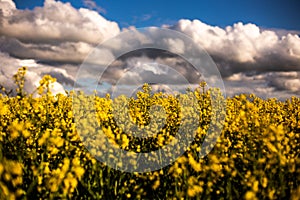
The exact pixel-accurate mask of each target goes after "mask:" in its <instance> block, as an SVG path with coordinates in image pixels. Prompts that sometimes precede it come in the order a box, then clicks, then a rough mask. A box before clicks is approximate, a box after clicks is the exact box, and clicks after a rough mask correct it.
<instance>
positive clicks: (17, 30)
mask: <svg viewBox="0 0 300 200" xmlns="http://www.w3.org/2000/svg"><path fill="white" fill-rule="evenodd" d="M1 1H3V0H1ZM5 2H8V3H6V4H8V5H11V6H4V9H1V10H2V12H3V10H9V9H10V10H13V9H14V8H15V5H14V3H13V1H12V0H5V1H4V3H5ZM4 3H1V4H4ZM6 4H4V5H6ZM10 7H12V8H10ZM6 13H8V14H6V15H4V16H2V17H1V18H2V21H1V26H0V34H1V35H4V36H7V37H13V38H16V39H18V40H20V41H23V42H30V43H34V42H35V43H54V42H59V41H60V42H66V41H69V42H78V41H80V42H87V43H93V44H98V43H99V42H101V41H103V40H105V39H107V38H110V37H113V36H114V35H116V34H118V33H119V32H120V30H119V26H118V24H117V23H116V22H112V21H108V20H106V19H105V18H104V17H102V16H101V15H99V14H98V13H97V12H96V11H92V10H88V9H85V8H80V9H75V8H74V7H72V5H71V4H70V3H62V2H60V1H55V0H45V2H44V6H43V7H36V8H34V9H33V10H32V11H31V10H13V12H11V14H9V12H6Z"/></svg>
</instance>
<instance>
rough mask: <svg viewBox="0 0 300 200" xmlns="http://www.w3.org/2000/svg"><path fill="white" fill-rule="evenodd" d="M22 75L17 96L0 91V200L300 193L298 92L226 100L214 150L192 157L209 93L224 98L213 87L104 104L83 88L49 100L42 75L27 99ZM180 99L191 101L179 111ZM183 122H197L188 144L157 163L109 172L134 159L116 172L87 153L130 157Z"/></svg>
mask: <svg viewBox="0 0 300 200" xmlns="http://www.w3.org/2000/svg"><path fill="white" fill-rule="evenodd" d="M25 72H26V68H22V69H20V70H19V72H18V74H16V75H15V79H16V80H17V84H19V90H18V92H17V94H18V95H17V96H15V97H8V96H5V95H0V108H1V110H0V199H105V200H106V199H289V198H291V199H297V198H298V197H299V195H300V187H299V181H300V179H299V177H300V158H299V153H300V141H299V140H300V138H299V137H300V136H299V134H300V98H296V97H291V98H290V99H287V100H286V101H285V102H281V101H278V100H276V99H267V100H263V99H261V98H259V97H257V96H255V95H239V96H235V97H233V98H228V99H227V100H226V111H225V110H224V111H222V113H219V115H224V116H225V122H224V124H223V129H222V132H221V135H220V137H219V138H218V140H217V142H216V144H215V145H214V147H213V149H212V151H211V152H210V153H209V154H208V155H207V156H205V157H204V158H199V152H200V150H201V148H202V143H203V141H204V139H205V138H206V137H210V136H209V135H207V134H206V133H207V130H208V129H209V127H210V125H211V122H212V121H213V119H212V116H213V113H214V112H215V111H214V109H213V107H212V102H211V99H210V97H211V96H214V97H215V98H216V99H217V100H220V101H222V95H220V93H219V91H218V90H217V89H206V88H205V87H206V84H205V83H201V84H200V87H199V88H197V89H196V90H194V91H191V90H190V91H187V93H186V94H183V95H181V96H180V95H179V96H174V95H167V94H164V93H154V94H153V93H151V88H150V87H149V85H147V84H145V85H144V87H143V90H142V91H140V92H138V93H137V98H129V97H126V96H120V97H118V98H116V99H113V100H112V99H110V97H109V95H107V96H106V97H105V98H101V97H98V96H88V95H85V94H84V93H82V92H78V93H75V92H70V93H67V94H66V95H56V96H53V95H52V94H51V92H50V90H49V87H50V86H51V83H53V82H54V81H55V80H54V79H53V78H51V77H50V76H46V77H44V78H43V79H42V80H41V82H40V84H41V86H40V87H39V88H38V91H39V94H40V96H38V97H33V96H32V95H26V94H25V93H23V92H22V91H23V90H22V86H23V83H24V81H23V80H24V79H23V78H22V76H23V77H24V74H25ZM73 95H74V96H76V97H77V98H72V97H73ZM191 96H195V97H196V101H191V99H190V98H191ZM185 102H188V103H190V102H192V106H189V107H181V105H180V103H181V104H184V103H185ZM81 107H82V108H83V109H80V108H81ZM225 112H226V113H225ZM79 119H80V123H79V124H78V123H77V120H79ZM191 119H197V120H198V121H197V123H196V129H195V137H194V139H193V142H192V143H191V144H190V145H189V147H188V148H187V150H186V151H185V152H184V154H183V155H181V156H180V157H178V158H177V159H175V161H174V162H172V163H171V164H170V165H168V166H166V167H163V168H162V169H159V170H156V171H152V172H145V173H127V172H123V171H118V170H115V169H116V168H120V167H122V168H123V169H124V168H126V167H128V168H130V167H135V166H136V167H138V163H137V161H138V160H139V158H136V157H134V156H135V155H132V158H129V159H128V160H127V161H128V162H127V163H124V162H123V163H122V162H121V163H120V162H119V163H115V165H116V166H115V168H112V167H110V166H109V165H105V163H101V162H98V161H97V160H96V159H95V158H94V157H93V156H96V157H97V158H104V159H100V160H107V161H109V162H108V163H110V164H111V163H112V162H113V161H120V158H121V157H122V155H121V154H118V152H119V151H116V149H123V150H126V151H128V152H135V153H137V156H139V155H140V153H146V152H151V151H154V150H157V151H159V149H160V148H163V147H164V146H165V145H172V144H173V142H174V140H178V139H180V137H189V136H187V135H179V136H178V130H179V129H180V128H182V127H183V128H184V130H183V132H184V131H186V132H189V127H191V126H189V124H191V123H193V122H194V121H193V120H191ZM215 121H218V120H215ZM216 125H217V126H219V124H218V123H217V122H216ZM79 129H80V130H81V131H80V132H79V131H78V130H79ZM212 131H214V129H212ZM136 134H143V135H145V136H147V137H142V138H141V137H136ZM103 136H105V137H103ZM105 138H108V140H105ZM81 139H84V140H83V141H81ZM109 144H110V145H112V146H113V147H116V148H115V149H114V148H109ZM86 148H87V149H88V150H89V151H90V152H91V153H90V152H89V151H87V149H86ZM100 148H101V149H100ZM103 149H106V150H107V152H103ZM177 150H178V151H179V149H177ZM176 153H177V152H170V155H160V154H159V153H158V154H157V157H144V158H143V159H144V160H143V162H144V164H147V163H152V161H153V159H155V160H157V162H158V163H159V162H162V161H164V160H163V159H169V160H172V159H173V157H172V156H173V155H172V154H174V155H176ZM124 165H126V166H124ZM127 165H128V166H127ZM149 168H151V166H149Z"/></svg>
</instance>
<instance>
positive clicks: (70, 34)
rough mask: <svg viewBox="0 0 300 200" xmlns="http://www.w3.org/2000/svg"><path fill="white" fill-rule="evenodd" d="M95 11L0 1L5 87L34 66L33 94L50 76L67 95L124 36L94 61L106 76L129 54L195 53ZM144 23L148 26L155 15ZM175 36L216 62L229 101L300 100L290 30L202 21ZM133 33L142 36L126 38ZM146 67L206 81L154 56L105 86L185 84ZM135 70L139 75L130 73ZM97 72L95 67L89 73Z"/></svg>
mask: <svg viewBox="0 0 300 200" xmlns="http://www.w3.org/2000/svg"><path fill="white" fill-rule="evenodd" d="M83 1H84V3H85V6H86V7H88V8H90V9H94V10H96V11H98V12H99V11H100V12H104V11H103V10H101V9H102V8H101V7H98V5H97V4H96V3H95V1H93V0H83ZM96 11H93V10H89V9H86V8H80V9H76V8H74V7H73V6H72V5H71V4H70V3H63V2H60V1H54V0H45V2H44V6H43V7H36V8H34V9H33V10H18V9H17V8H16V5H15V4H14V2H13V1H12V0H0V58H1V59H0V70H1V75H0V81H2V82H4V83H5V84H8V85H10V86H12V83H11V82H10V80H9V77H11V76H12V75H13V73H15V72H16V70H17V68H18V67H20V66H22V65H27V66H28V67H29V73H28V76H29V77H28V84H29V85H27V86H26V87H27V88H28V90H30V88H33V87H34V85H36V84H37V80H39V79H40V77H42V76H43V75H44V74H51V75H52V76H55V77H56V78H57V79H58V81H59V82H60V83H61V84H60V86H59V85H57V89H58V90H62V85H66V84H69V85H71V84H72V83H73V81H74V78H73V77H74V74H76V72H77V69H78V66H79V65H80V64H81V63H82V62H83V61H84V60H85V58H86V56H87V55H88V54H89V53H90V52H91V51H92V50H93V49H94V47H95V46H96V45H97V44H99V43H101V42H103V41H105V40H107V39H108V38H111V37H113V36H116V35H118V34H119V33H121V34H123V36H124V37H122V38H121V39H120V38H119V39H118V40H114V41H113V42H111V43H105V45H103V46H101V47H99V48H96V50H95V53H94V57H91V58H90V59H89V61H90V62H91V63H90V64H91V66H93V67H94V68H99V67H100V68H104V67H106V66H105V65H106V64H108V63H110V61H113V60H115V58H117V57H119V56H121V53H122V52H126V51H127V50H131V51H132V47H139V46H143V47H146V46H147V45H148V44H152V47H153V46H159V47H160V48H161V49H165V50H169V51H170V52H172V53H173V54H184V53H185V52H188V51H190V50H191V45H190V44H188V43H187V42H186V41H184V40H182V38H176V37H172V36H168V35H167V34H164V33H163V34H162V33H161V32H158V31H157V30H156V29H154V28H153V29H152V30H151V31H148V32H147V33H145V32H143V31H140V30H139V29H136V28H135V27H129V28H128V29H123V30H122V31H120V29H119V26H118V24H117V23H116V22H112V21H109V20H107V19H105V18H104V17H102V16H101V15H100V14H99V13H98V12H96ZM144 17H145V19H144V20H147V18H149V16H148V15H145V16H144ZM150 17H151V16H150ZM142 20H143V19H142ZM164 28H166V26H164ZM168 28H170V29H173V30H176V31H180V32H182V33H184V34H186V35H188V36H189V37H191V38H192V39H193V40H194V41H195V42H196V43H197V44H198V45H200V46H202V47H203V48H204V49H205V50H206V51H207V52H208V53H209V54H210V55H211V56H212V58H213V59H214V61H215V62H216V63H217V65H218V68H219V70H220V72H221V74H222V75H223V77H224V80H225V82H226V86H227V90H228V94H229V95H230V94H234V93H238V92H251V91H252V92H256V93H258V94H260V95H261V96H264V97H269V96H270V95H282V96H287V95H292V94H296V95H300V94H299V93H300V92H299V91H300V88H299V87H300V86H299V85H300V81H299V80H300V75H299V73H300V38H299V36H298V35H296V34H292V32H289V31H287V30H278V31H276V30H274V29H273V30H271V29H270V30H267V29H262V28H260V27H258V26H257V25H255V24H243V23H241V22H239V23H236V24H234V25H232V26H228V27H225V28H221V27H218V26H211V25H208V24H205V23H203V22H201V21H199V20H193V21H191V20H185V19H182V20H179V21H178V22H177V23H176V24H175V25H174V26H169V27H168ZM128 30H131V31H135V33H136V34H126V32H127V31H128ZM296 32H297V31H293V33H296ZM298 33H299V31H298ZM149 46H150V47H151V45H149ZM1 52H5V53H1ZM188 56H190V58H195V62H199V61H200V62H201V59H200V58H199V57H197V56H198V55H194V54H193V55H188ZM17 58H18V59H17ZM41 63H47V65H46V64H41ZM145 63H159V64H160V65H161V66H162V65H166V66H170V67H172V69H173V70H175V71H176V72H177V73H178V74H180V75H182V76H184V77H185V78H186V79H187V80H188V81H190V82H191V83H197V82H199V81H200V75H199V74H196V73H195V71H193V70H192V69H191V67H190V66H189V64H187V63H185V62H184V60H183V59H182V58H179V56H178V57H174V55H170V54H162V53H161V52H155V51H149V52H148V53H145V52H144V53H135V54H132V55H131V56H127V57H126V56H123V57H122V59H119V60H117V61H115V62H114V63H112V65H111V67H109V68H108V69H107V71H106V72H105V74H104V79H103V80H104V81H107V82H109V83H112V84H114V83H116V82H117V81H118V80H119V79H120V78H121V77H123V76H124V75H125V74H126V73H127V76H128V77H130V78H131V79H130V80H131V81H140V82H149V81H151V80H152V81H154V82H155V81H157V82H158V81H159V80H160V79H162V80H167V82H168V83H178V80H181V79H179V78H178V77H179V76H178V74H176V73H172V72H170V71H166V70H164V69H163V67H155V66H151V65H145ZM67 64H69V65H67ZM50 65H53V66H50ZM132 67H133V68H134V67H136V70H135V71H130V70H128V69H129V68H132ZM92 70H93V68H92V67H91V71H89V73H91V72H92ZM102 70H103V69H102ZM129 72H130V73H131V74H130V73H129ZM71 74H72V75H71ZM201 78H203V77H201ZM204 78H206V77H204ZM176 81H177V82H176ZM180 83H181V84H185V82H180Z"/></svg>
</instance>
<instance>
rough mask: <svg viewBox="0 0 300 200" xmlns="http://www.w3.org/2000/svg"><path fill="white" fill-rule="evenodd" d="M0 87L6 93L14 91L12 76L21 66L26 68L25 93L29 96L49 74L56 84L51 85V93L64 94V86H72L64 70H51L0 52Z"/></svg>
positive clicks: (72, 82)
mask: <svg viewBox="0 0 300 200" xmlns="http://www.w3.org/2000/svg"><path fill="white" fill-rule="evenodd" d="M0 60H1V67H0V85H1V86H3V87H5V88H6V89H7V90H8V91H9V90H14V89H15V88H16V85H15V84H14V82H13V75H14V74H15V73H16V72H17V71H18V68H19V67H21V66H27V67H28V71H27V73H26V75H25V85H24V90H25V92H27V93H29V94H31V93H33V92H34V91H35V89H36V88H37V87H38V86H39V81H40V80H41V78H42V77H43V76H44V75H46V74H50V75H51V76H52V77H54V78H56V79H57V83H54V84H53V85H52V89H51V91H52V92H53V94H57V93H64V91H65V89H64V86H66V85H74V78H73V76H71V75H69V74H68V73H67V71H66V70H65V69H62V68H53V67H51V66H47V65H42V64H38V63H36V62H35V61H34V60H31V59H29V60H21V59H16V58H12V57H10V56H9V55H8V54H5V53H1V52H0Z"/></svg>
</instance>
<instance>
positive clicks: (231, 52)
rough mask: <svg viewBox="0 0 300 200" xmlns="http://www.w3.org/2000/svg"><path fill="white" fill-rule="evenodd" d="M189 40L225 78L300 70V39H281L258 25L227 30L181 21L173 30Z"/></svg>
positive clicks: (285, 37)
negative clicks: (203, 51) (235, 75)
mask: <svg viewBox="0 0 300 200" xmlns="http://www.w3.org/2000/svg"><path fill="white" fill-rule="evenodd" d="M170 28H172V29H174V30H177V31H180V32H183V33H185V34H187V35H188V36H190V37H191V38H192V39H193V40H194V41H195V42H197V43H198V44H199V45H200V46H202V47H203V48H204V49H205V50H207V51H208V53H209V54H210V55H211V56H212V57H213V59H214V60H215V61H216V62H217V64H218V65H219V69H220V71H221V73H222V75H223V76H230V75H231V74H233V73H238V72H244V71H258V72H266V71H270V70H274V71H287V70H300V38H299V36H298V35H296V34H294V35H293V34H287V35H283V36H279V35H278V34H277V33H276V32H275V31H271V30H262V29H260V28H259V27H258V26H256V25H255V24H243V23H241V22H239V23H236V24H234V25H233V26H227V27H226V28H225V29H223V28H220V27H218V26H210V25H207V24H205V23H203V22H201V21H199V20H193V21H190V20H180V21H178V23H177V24H176V25H174V26H172V27H170Z"/></svg>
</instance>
